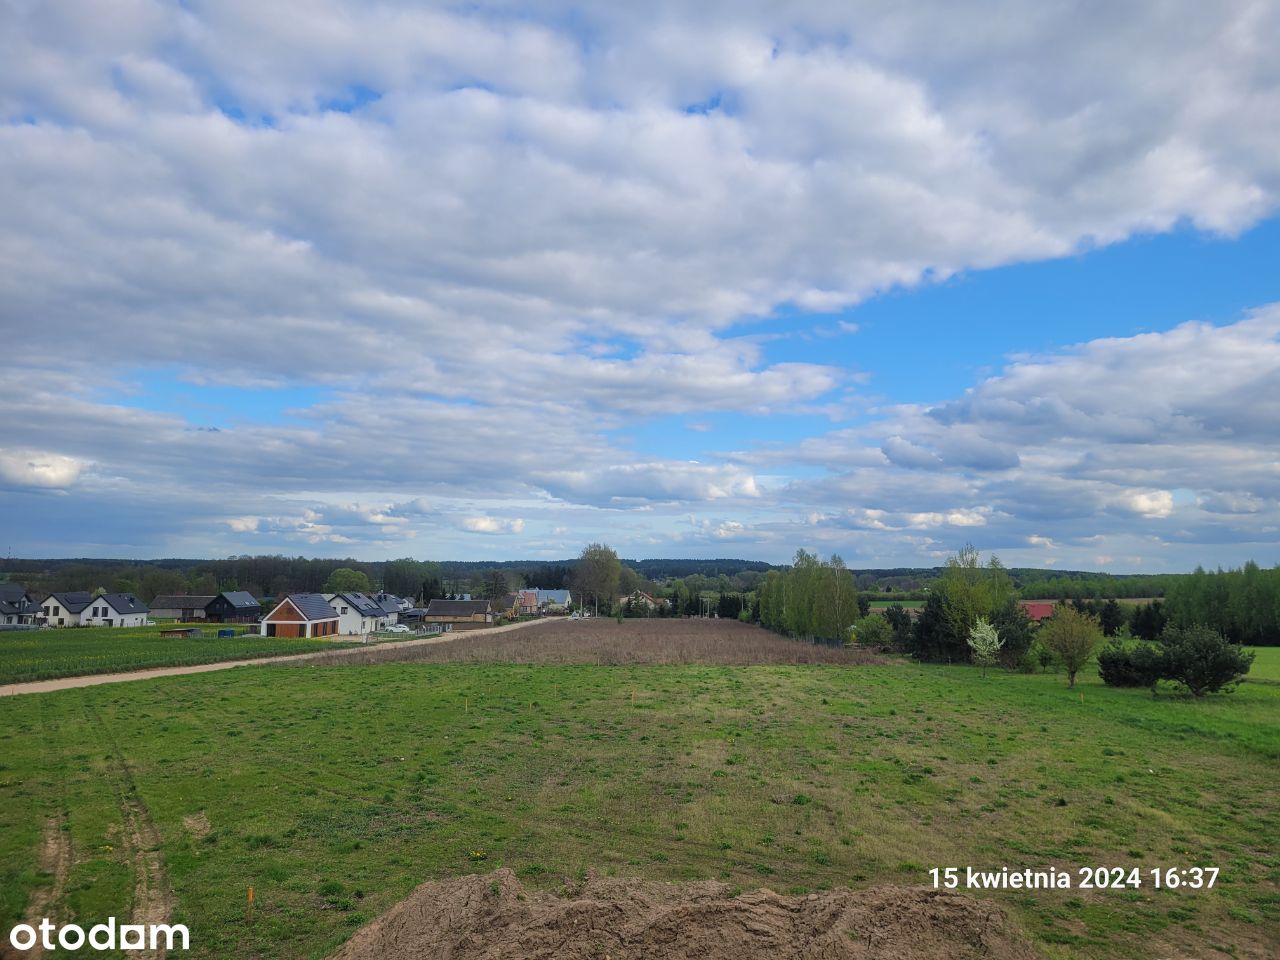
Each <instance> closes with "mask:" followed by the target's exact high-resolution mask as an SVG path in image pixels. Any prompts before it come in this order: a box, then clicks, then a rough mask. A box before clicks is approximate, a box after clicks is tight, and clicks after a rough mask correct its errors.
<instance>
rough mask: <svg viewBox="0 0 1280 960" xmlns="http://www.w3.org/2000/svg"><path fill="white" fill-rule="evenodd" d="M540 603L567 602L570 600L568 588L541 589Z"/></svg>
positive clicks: (539, 593)
mask: <svg viewBox="0 0 1280 960" xmlns="http://www.w3.org/2000/svg"><path fill="white" fill-rule="evenodd" d="M538 602H539V603H565V604H567V603H568V602H569V591H568V590H539V591H538Z"/></svg>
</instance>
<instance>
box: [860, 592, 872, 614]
mask: <svg viewBox="0 0 1280 960" xmlns="http://www.w3.org/2000/svg"><path fill="white" fill-rule="evenodd" d="M858 616H860V617H862V618H864V619H865V618H867V617H869V616H871V598H870V597H866V596H863V595H862V594H858Z"/></svg>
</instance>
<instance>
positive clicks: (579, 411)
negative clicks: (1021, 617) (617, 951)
mask: <svg viewBox="0 0 1280 960" xmlns="http://www.w3.org/2000/svg"><path fill="white" fill-rule="evenodd" d="M1175 7H1177V8H1178V9H1177V10H1170V9H1166V8H1160V9H1155V8H1150V9H1148V8H1142V7H1133V8H1129V7H1125V8H1116V9H1108V10H1106V11H1095V12H1094V14H1093V15H1092V16H1091V17H1090V18H1080V17H1077V16H1075V15H1074V14H1073V12H1072V11H1071V9H1069V8H1066V7H1064V8H1061V9H1059V8H1029V7H1027V6H1026V5H1024V4H1018V3H1014V2H1012V0H1010V2H1008V3H1004V4H1002V5H1001V9H999V10H996V11H993V12H992V17H993V18H995V19H996V20H998V21H999V22H1000V23H1001V24H1002V25H1003V29H1002V30H1001V31H997V32H993V31H990V30H988V29H986V28H985V26H984V25H983V24H982V23H977V22H974V20H973V18H972V17H970V16H968V15H967V14H966V13H965V12H964V11H963V10H962V9H959V8H957V7H955V6H954V5H951V4H946V3H942V2H938V3H926V4H923V5H911V6H910V7H909V8H901V9H898V8H895V7H887V6H885V5H881V4H874V3H867V4H861V3H859V4H853V5H847V6H846V7H842V8H839V9H834V8H832V7H831V6H830V5H829V4H816V3H815V4H808V3H798V4H793V5H787V6H786V8H785V9H784V8H779V7H778V6H777V5H775V4H768V3H764V2H761V3H752V2H740V3H733V4H727V3H726V4H720V3H711V4H706V5H699V6H698V8H696V9H694V8H691V7H689V5H687V4H666V3H658V4H654V5H647V6H646V8H645V9H644V11H643V12H641V11H639V10H633V9H631V8H628V7H626V6H623V5H608V6H604V7H601V6H599V5H590V6H585V5H580V4H571V3H559V2H552V0H546V2H535V3H531V4H524V5H521V6H519V7H518V8H513V7H511V6H510V5H508V4H504V3H478V4H472V5H468V6H467V7H465V8H458V7H456V6H451V5H447V4H432V3H412V2H403V3H402V2H387V3H382V4H376V5H369V4H357V3H353V2H348V0H321V2H319V3H313V4H310V5H309V6H308V7H307V8H306V11H305V15H304V13H303V12H302V10H301V9H300V8H299V9H294V8H293V6H292V5H291V4H289V3H282V4H273V5H269V6H264V5H261V4H253V3H248V2H238V0H229V2H225V3H220V4H217V5H204V4H192V5H182V6H175V5H172V4H166V3H160V2H152V0H138V2H136V3H133V4H130V5H129V6H128V7H127V8H119V9H113V10H111V11H106V10H104V9H102V8H101V7H100V6H99V5H95V4H90V3H71V4H67V5H57V6H56V7H49V6H47V5H30V6H25V7H22V8H14V9H10V10H9V11H7V12H6V14H5V15H4V16H5V17H7V18H9V20H10V22H8V23H6V24H5V29H4V30H2V31H0V174H3V176H0V202H2V203H3V204H4V206H5V209H6V210H7V211H9V213H10V216H7V217H6V218H4V221H3V223H0V325H2V329H3V331H4V332H5V333H6V334H7V335H8V337H9V338H10V340H11V341H12V342H17V343H26V344H42V345H55V346H52V347H44V348H42V349H36V350H26V351H23V352H22V359H21V361H20V362H18V363H14V362H13V361H12V360H10V361H9V362H8V367H7V369H6V376H5V377H4V378H3V380H2V381H0V394H3V396H2V397H0V399H2V400H3V402H4V404H5V409H6V411H7V412H8V413H9V417H8V424H9V426H8V429H7V430H6V432H5V436H4V437H3V438H0V512H3V514H4V517H5V520H6V524H5V536H6V538H7V540H8V542H7V543H6V544H5V546H6V547H7V549H8V550H10V551H11V552H12V553H14V554H15V555H27V556H63V555H78V554H93V555H115V556H136V557H147V556H164V555H168V556H175V555H181V556H219V555H225V554H228V553H256V552H273V553H274V552H283V553H291V554H292V553H303V554H309V555H355V556H360V557H366V558H371V559H376V558H381V557H397V556H406V555H408V556H416V557H422V558H463V559H474V558H495V559H497V558H512V557H535V558H536V557H546V558H557V557H566V556H572V555H575V554H576V553H578V552H579V550H580V549H581V547H582V545H583V544H585V543H587V542H590V541H596V540H603V541H605V542H608V543H611V544H612V545H614V546H615V547H616V548H617V549H618V550H619V551H620V552H621V553H623V554H626V555H630V556H724V555H737V556H742V557H750V558H759V559H765V560H772V561H784V560H786V559H787V558H789V557H790V556H791V555H792V554H793V553H794V551H795V550H796V549H797V548H799V547H804V548H806V549H810V550H817V551H819V552H820V553H823V554H828V553H840V554H841V555H842V556H843V557H844V558H845V559H846V560H847V561H848V562H849V563H850V564H851V565H853V566H889V565H913V566H914V565H921V564H931V563H938V562H941V561H942V560H943V559H944V558H945V557H946V556H948V555H949V554H951V553H953V552H954V551H955V550H957V549H958V548H959V547H961V546H962V545H963V544H964V543H966V542H972V543H973V544H975V545H976V546H978V547H979V548H980V549H981V550H983V551H995V552H998V553H999V554H1000V555H1001V556H1002V558H1004V559H1005V561H1006V562H1008V563H1014V564H1022V565H1036V566H1059V567H1064V568H1066V567H1070V568H1088V569H1111V570H1117V571H1132V570H1183V569H1190V568H1191V567H1194V566H1195V565H1196V564H1198V563H1203V564H1205V565H1209V566H1212V565H1217V564H1225V565H1237V564H1239V563H1242V562H1243V561H1245V560H1247V559H1250V558H1252V559H1256V560H1258V561H1259V562H1262V563H1275V562H1280V548H1278V547H1277V544H1280V502H1278V500H1277V498H1278V497H1280V466H1277V461H1276V452H1275V451H1276V449H1277V448H1278V447H1280V443H1278V442H1277V441H1278V440H1280V437H1278V436H1277V428H1276V426H1275V424H1276V423H1280V407H1278V406H1277V405H1278V404H1280V344H1278V343H1277V336H1278V335H1280V306H1276V305H1277V304H1280V280H1278V279H1277V278H1278V277H1280V269H1277V264H1280V217H1278V216H1277V210H1278V205H1277V201H1278V197H1280V77H1277V74H1276V71H1275V69H1274V58H1273V57H1272V55H1271V51H1270V49H1269V47H1268V45H1267V44H1265V43H1263V42H1261V41H1260V39H1259V38H1265V37H1269V36H1274V35H1276V32H1277V30H1280V23H1278V22H1276V21H1277V18H1280V14H1278V13H1277V11H1276V10H1275V9H1273V8H1271V7H1269V6H1265V5H1263V6H1259V5H1255V4H1248V3H1243V2H1241V3H1234V2H1231V3H1225V4H1220V5H1212V6H1211V7H1206V6H1205V5H1201V4H1194V3H1190V2H1188V3H1185V4H1175ZM943 36H945V37H946V38H947V42H946V43H944V44H940V43H938V38H939V37H943Z"/></svg>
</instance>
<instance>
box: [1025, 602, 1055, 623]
mask: <svg viewBox="0 0 1280 960" xmlns="http://www.w3.org/2000/svg"><path fill="white" fill-rule="evenodd" d="M1018 602H1019V603H1020V604H1022V609H1023V610H1025V611H1027V616H1028V617H1030V618H1031V619H1032V620H1044V619H1045V618H1046V617H1052V616H1053V609H1054V607H1055V606H1056V604H1055V603H1054V602H1053V601H1052V600H1020V601H1018Z"/></svg>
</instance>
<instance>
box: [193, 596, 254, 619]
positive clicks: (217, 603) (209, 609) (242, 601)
mask: <svg viewBox="0 0 1280 960" xmlns="http://www.w3.org/2000/svg"><path fill="white" fill-rule="evenodd" d="M204 615H205V618H206V619H208V620H209V621H210V622H211V623H257V622H258V620H259V619H261V617H262V604H261V603H259V602H258V601H257V600H255V599H254V596H253V594H252V593H248V592H246V591H244V590H224V591H223V592H222V593H220V594H218V595H217V596H216V597H214V598H213V599H212V600H210V601H209V603H208V605H207V606H205V608H204Z"/></svg>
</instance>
